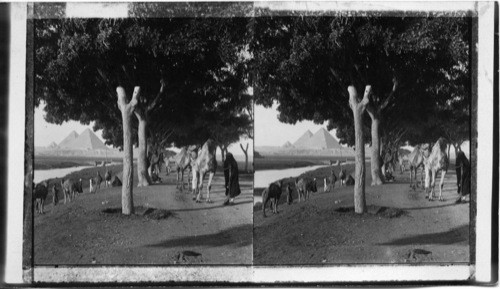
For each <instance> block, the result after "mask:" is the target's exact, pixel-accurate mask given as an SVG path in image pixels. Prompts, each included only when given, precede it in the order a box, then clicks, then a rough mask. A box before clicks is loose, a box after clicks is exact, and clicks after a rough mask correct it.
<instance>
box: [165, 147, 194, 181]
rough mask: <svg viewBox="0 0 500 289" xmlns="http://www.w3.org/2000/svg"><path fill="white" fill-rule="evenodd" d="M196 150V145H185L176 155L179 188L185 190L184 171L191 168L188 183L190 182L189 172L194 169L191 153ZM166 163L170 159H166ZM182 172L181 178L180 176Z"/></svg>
mask: <svg viewBox="0 0 500 289" xmlns="http://www.w3.org/2000/svg"><path fill="white" fill-rule="evenodd" d="M195 150H196V146H194V145H192V146H185V147H183V148H182V149H181V151H180V152H179V153H178V154H176V155H175V156H174V161H175V167H176V170H177V184H176V186H175V187H176V188H179V187H180V189H181V190H184V171H185V170H186V169H187V168H189V173H188V183H189V174H190V173H191V171H192V168H191V153H192V152H194V151H195ZM165 163H168V160H166V161H165ZM179 174H180V178H179ZM179 181H180V186H179Z"/></svg>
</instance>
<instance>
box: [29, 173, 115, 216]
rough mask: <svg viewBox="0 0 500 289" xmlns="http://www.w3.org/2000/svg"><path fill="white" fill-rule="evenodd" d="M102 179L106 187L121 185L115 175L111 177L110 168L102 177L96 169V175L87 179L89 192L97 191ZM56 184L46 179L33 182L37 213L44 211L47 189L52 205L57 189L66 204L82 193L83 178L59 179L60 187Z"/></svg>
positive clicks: (57, 194) (55, 198) (54, 203)
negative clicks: (37, 182) (50, 193)
mask: <svg viewBox="0 0 500 289" xmlns="http://www.w3.org/2000/svg"><path fill="white" fill-rule="evenodd" d="M103 181H104V183H105V186H106V188H107V187H117V186H121V185H122V183H121V181H120V179H119V178H118V177H117V176H114V177H112V172H111V171H110V170H106V173H105V174H104V178H103V177H102V176H101V174H100V173H99V171H97V175H96V177H94V178H90V180H89V184H90V187H89V192H90V193H97V192H98V191H99V190H100V188H101V183H102V182H103ZM57 185H58V184H57V183H53V184H51V185H49V182H48V181H43V182H41V183H39V184H37V185H36V186H35V184H33V187H34V192H33V199H34V201H35V210H36V212H37V213H39V214H44V213H45V212H44V207H45V200H46V199H47V195H48V194H49V190H50V191H51V192H52V204H53V205H54V206H55V205H57V204H58V203H59V190H61V191H62V192H63V196H64V204H66V202H71V200H74V199H75V198H76V196H77V195H78V194H81V193H83V179H81V178H80V179H79V180H78V181H77V180H74V179H66V180H65V179H61V182H60V188H58V187H57Z"/></svg>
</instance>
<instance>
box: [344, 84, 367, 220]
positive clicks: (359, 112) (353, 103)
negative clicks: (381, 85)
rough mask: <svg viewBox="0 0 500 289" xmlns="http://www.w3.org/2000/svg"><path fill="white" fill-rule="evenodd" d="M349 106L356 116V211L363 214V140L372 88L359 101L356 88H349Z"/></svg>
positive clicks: (364, 207) (364, 208)
mask: <svg viewBox="0 0 500 289" xmlns="http://www.w3.org/2000/svg"><path fill="white" fill-rule="evenodd" d="M347 90H348V92H349V105H350V107H351V109H352V112H353V116H354V134H355V142H356V155H355V166H356V169H355V177H354V179H355V184H354V211H355V212H356V213H358V214H362V213H364V212H365V211H366V199H365V140H364V138H363V114H364V112H365V110H366V105H367V104H368V103H369V95H370V92H371V86H369V85H367V86H366V89H365V95H364V97H363V99H362V100H361V101H358V92H357V90H356V88H355V87H354V86H349V88H348V89H347Z"/></svg>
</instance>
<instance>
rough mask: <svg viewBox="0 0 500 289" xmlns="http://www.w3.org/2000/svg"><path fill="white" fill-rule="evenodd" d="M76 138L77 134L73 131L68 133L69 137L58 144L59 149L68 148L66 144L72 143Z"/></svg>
mask: <svg viewBox="0 0 500 289" xmlns="http://www.w3.org/2000/svg"><path fill="white" fill-rule="evenodd" d="M77 138H78V134H77V133H76V132H75V131H72V132H70V133H69V135H68V136H67V137H66V138H64V139H63V140H62V142H60V143H59V148H62V149H65V148H68V144H69V143H71V142H73V141H74V140H75V139H77Z"/></svg>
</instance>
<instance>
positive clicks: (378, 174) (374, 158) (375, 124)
mask: <svg viewBox="0 0 500 289" xmlns="http://www.w3.org/2000/svg"><path fill="white" fill-rule="evenodd" d="M366 111H368V115H370V118H371V119H372V125H371V135H372V147H371V173H372V184H371V185H372V186H379V185H382V184H383V183H384V182H383V181H382V170H381V167H382V164H380V159H381V157H380V137H379V136H380V131H379V128H380V112H379V111H377V109H375V108H370V106H368V107H367V109H366ZM382 157H383V156H382Z"/></svg>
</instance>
